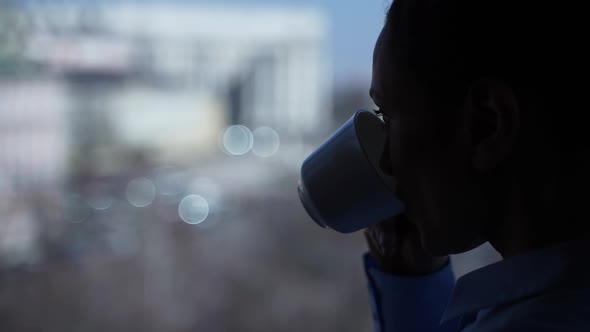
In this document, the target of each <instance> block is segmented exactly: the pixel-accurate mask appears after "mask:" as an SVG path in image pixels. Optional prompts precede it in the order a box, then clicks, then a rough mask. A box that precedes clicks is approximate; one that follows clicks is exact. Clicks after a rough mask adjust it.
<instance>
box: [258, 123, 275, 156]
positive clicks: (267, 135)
mask: <svg viewBox="0 0 590 332" xmlns="http://www.w3.org/2000/svg"><path fill="white" fill-rule="evenodd" d="M252 136H253V139H254V142H253V145H252V152H253V153H254V154H255V155H257V156H259V157H270V156H272V155H273V154H275V153H276V152H277V150H278V149H279V146H280V144H281V143H280V138H279V134H278V133H277V132H276V131H275V130H274V129H272V128H270V127H259V128H257V129H256V130H254V132H253V133H252Z"/></svg>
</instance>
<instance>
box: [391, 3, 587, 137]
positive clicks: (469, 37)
mask: <svg viewBox="0 0 590 332" xmlns="http://www.w3.org/2000/svg"><path fill="white" fill-rule="evenodd" d="M579 7H580V8H578V9H577V10H578V11H582V12H583V10H582V8H583V6H579ZM575 10H576V8H566V7H565V6H563V5H562V6H558V5H557V4H556V2H555V1H538V0H535V1H533V0H396V1H395V2H394V3H393V4H392V6H391V7H390V9H389V12H388V15H387V23H386V24H387V25H388V26H390V27H391V28H392V29H393V32H394V33H393V34H391V36H392V37H391V39H390V40H389V41H388V45H391V46H394V47H391V48H390V50H392V51H393V55H394V56H395V57H396V58H397V59H399V60H401V61H402V62H403V63H405V64H406V65H407V67H408V68H410V70H412V72H413V73H414V74H415V75H416V77H418V79H419V80H420V81H421V82H423V83H424V85H425V87H426V88H427V89H428V91H429V92H430V93H431V94H432V96H433V97H437V98H439V99H440V100H441V101H445V102H449V103H453V102H460V101H461V98H462V97H463V96H464V94H465V93H466V91H467V89H468V88H469V85H470V84H471V83H472V82H474V81H475V80H477V79H480V78H484V77H488V78H496V79H500V80H502V81H504V82H505V83H506V84H509V85H510V86H511V87H512V88H513V89H514V90H515V91H516V93H517V97H518V98H519V101H520V102H522V104H523V107H524V108H525V109H526V108H530V107H534V108H535V112H536V113H537V114H535V117H536V121H538V120H541V117H542V118H543V119H542V120H544V121H545V122H548V123H546V124H551V127H552V128H553V129H558V131H559V132H560V136H561V137H560V138H565V137H564V136H563V135H565V134H568V133H571V130H570V129H571V126H572V125H575V123H571V122H568V123H567V125H566V126H564V127H562V128H556V126H558V125H559V124H558V123H556V122H555V118H556V115H557V113H558V112H559V113H561V114H564V113H565V112H564V111H566V110H565V109H564V108H565V107H580V101H581V97H582V94H581V91H580V90H581V86H580V85H579V83H578V82H577V80H576V77H575V76H576V74H578V73H579V72H580V71H581V69H582V67H583V65H585V62H586V61H587V60H588V58H586V57H583V56H582V50H583V48H584V47H585V45H583V43H584V42H583V40H585V38H584V37H583V34H584V33H585V31H586V30H585V29H579V28H576V27H574V26H573V25H574V24H575V23H577V22H575V18H574V17H573V15H571V14H572V12H573V11H575ZM568 20H572V21H573V22H568ZM571 23H574V24H571ZM582 79H585V77H582ZM531 102H534V105H531ZM572 113H573V114H581V113H582V112H579V109H572V110H571V111H569V114H572ZM579 117H580V115H578V116H574V117H573V118H572V119H576V118H579ZM568 120H569V119H568ZM578 120H580V119H578ZM574 122H576V121H574ZM566 141H567V146H571V144H573V143H577V142H578V141H577V140H566Z"/></svg>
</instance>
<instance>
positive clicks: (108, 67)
mask: <svg viewBox="0 0 590 332" xmlns="http://www.w3.org/2000/svg"><path fill="white" fill-rule="evenodd" d="M329 29H330V20H329V18H328V17H327V16H326V15H325V14H324V13H323V12H322V11H321V10H318V9H317V8H311V7H288V8H281V7H260V6H257V7H245V6H241V7H235V6H224V7H219V6H203V5H196V4H190V3H184V2H181V3H174V2H171V3H168V2H164V1H162V2H157V1H151V2H146V3H143V2H137V1H136V2H124V1H119V2H104V3H101V2H96V1H94V2H91V1H86V2H84V1H80V2H74V1H69V2H68V1H60V2H51V1H44V2H23V3H20V2H6V1H0V216H1V218H0V330H2V331H104V330H109V331H140V330H141V331H301V330H305V329H308V330H313V331H336V330H337V331H369V330H371V329H372V322H371V315H370V312H369V306H368V298H367V295H366V290H365V280H364V277H363V271H362V266H361V255H362V253H363V252H365V250H366V248H365V245H364V243H363V239H362V236H361V235H360V234H354V235H346V236H345V235H341V234H333V233H331V232H329V231H326V230H323V229H320V228H318V227H317V226H316V225H315V224H314V223H313V222H311V221H310V219H309V218H308V217H307V215H306V214H305V212H304V211H303V209H302V208H301V206H300V204H299V200H298V198H297V194H296V183H297V179H298V170H299V167H300V165H301V162H302V161H303V159H304V158H305V157H306V156H307V155H308V154H309V153H310V152H311V151H313V149H314V148H315V147H316V146H317V145H318V144H319V143H320V142H322V141H323V140H324V139H326V138H327V137H328V136H329V135H330V133H331V132H332V131H333V130H334V129H335V128H336V127H337V126H338V125H340V124H341V123H343V122H344V121H345V120H346V119H347V118H348V117H349V116H350V115H351V114H352V113H353V112H354V110H355V109H357V108H362V107H365V108H366V107H370V106H371V104H370V101H369V100H368V96H367V93H366V90H367V87H366V86H365V85H364V84H359V85H354V84H352V85H351V84H347V85H339V86H336V87H335V86H334V84H333V81H332V79H331V58H330V56H329V54H330V52H329V50H327V47H326V45H327V44H329V42H330V41H329V40H328V39H329V34H328V31H329ZM363 83H364V82H363ZM495 259H496V256H495V253H494V252H493V251H492V250H490V249H489V248H484V249H482V250H480V251H477V252H476V253H470V254H468V255H466V256H464V257H457V258H455V260H456V262H457V264H456V266H455V268H456V271H457V272H458V274H462V273H464V272H466V271H468V270H470V269H473V268H475V267H477V266H478V265H481V264H483V263H485V262H489V261H492V260H495Z"/></svg>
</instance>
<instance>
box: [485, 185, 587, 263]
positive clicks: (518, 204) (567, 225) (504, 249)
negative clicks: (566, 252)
mask: <svg viewBox="0 0 590 332" xmlns="http://www.w3.org/2000/svg"><path fill="white" fill-rule="evenodd" d="M525 202H526V200H525V195H524V191H523V190H522V188H521V187H520V186H518V185H517V184H516V183H513V184H512V186H511V190H510V192H509V193H508V195H507V201H506V202H505V203H506V209H505V214H504V218H502V222H501V223H500V224H499V225H498V227H496V228H495V229H494V230H493V231H492V232H491V234H490V236H489V242H490V244H491V245H492V246H493V247H494V249H496V251H498V252H499V253H500V255H502V258H508V257H512V256H515V255H520V254H524V253H526V252H529V251H532V250H536V249H541V248H545V247H548V246H551V245H555V244H558V243H562V242H566V241H569V240H573V239H576V238H580V237H583V236H587V234H588V232H587V231H585V229H578V228H579V227H576V225H580V224H581V223H580V222H579V221H578V220H576V215H575V214H571V213H570V214H571V215H569V216H566V215H563V216H562V217H559V218H558V217H547V213H537V214H535V213H532V211H533V210H532V209H535V208H536V206H537V207H541V206H543V205H545V204H544V203H541V202H539V203H536V206H527V204H526V203H525ZM555 205H556V204H555ZM543 218H547V219H545V220H543ZM577 218H579V216H578V217H577ZM548 219H552V220H549V221H548ZM557 219H563V220H557ZM582 228H583V227H582Z"/></svg>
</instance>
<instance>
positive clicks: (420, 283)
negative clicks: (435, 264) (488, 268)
mask: <svg viewBox="0 0 590 332" xmlns="http://www.w3.org/2000/svg"><path fill="white" fill-rule="evenodd" d="M363 261H364V266H365V273H366V275H367V279H368V287H369V295H370V301H371V312H372V314H373V320H374V322H375V331H378V332H388V331H399V332H402V331H425V332H426V331H447V330H452V327H449V328H445V326H440V320H441V317H442V314H443V312H444V310H445V308H446V306H447V304H448V302H449V299H450V298H451V294H452V292H453V288H454V286H455V275H454V273H453V270H452V268H451V264H450V263H448V264H447V265H446V266H445V267H443V268H442V269H441V270H439V271H437V272H434V273H432V274H428V275H424V276H416V277H407V276H398V275H393V274H388V273H385V272H382V271H380V270H379V269H378V268H377V266H376V264H375V262H374V261H373V259H372V258H371V256H370V255H369V254H368V253H367V254H365V255H364V256H363Z"/></svg>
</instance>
